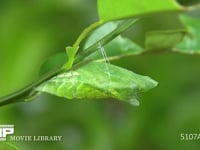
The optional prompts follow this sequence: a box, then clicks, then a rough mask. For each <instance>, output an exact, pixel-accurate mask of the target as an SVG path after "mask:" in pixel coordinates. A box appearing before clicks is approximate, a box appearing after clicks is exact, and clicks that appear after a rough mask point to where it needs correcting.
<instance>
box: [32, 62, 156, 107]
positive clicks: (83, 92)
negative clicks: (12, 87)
mask: <svg viewBox="0 0 200 150" xmlns="http://www.w3.org/2000/svg"><path fill="white" fill-rule="evenodd" d="M156 85H157V82H156V81H154V80H152V79H151V78H149V77H147V76H142V75H138V74H135V73H133V72H131V71H128V70H126V69H123V68H120V67H117V66H114V65H111V64H105V63H102V62H91V63H89V64H86V65H84V66H83V67H81V68H79V69H77V70H74V71H69V72H66V73H63V74H59V75H58V76H55V77H54V78H52V79H50V80H48V81H46V82H45V83H43V84H41V85H40V86H39V87H37V88H36V90H38V91H41V92H47V93H50V94H53V95H57V96H60V97H65V98H67V99H98V98H114V99H118V100H122V101H127V102H130V103H132V104H133V105H139V102H138V101H137V94H138V93H141V92H146V91H148V90H150V89H152V88H154V87H155V86H156Z"/></svg>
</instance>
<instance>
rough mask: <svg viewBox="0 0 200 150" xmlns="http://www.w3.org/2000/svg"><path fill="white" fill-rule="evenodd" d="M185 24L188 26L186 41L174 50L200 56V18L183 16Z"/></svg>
mask: <svg viewBox="0 0 200 150" xmlns="http://www.w3.org/2000/svg"><path fill="white" fill-rule="evenodd" d="M182 20H183V22H184V23H185V24H186V25H187V28H188V32H189V33H190V34H188V35H187V36H185V38H184V40H183V41H182V42H181V43H180V44H178V45H177V47H176V48H174V49H173V50H174V51H176V52H180V53H186V54H200V29H199V27H200V18H195V17H191V16H185V15H184V16H182Z"/></svg>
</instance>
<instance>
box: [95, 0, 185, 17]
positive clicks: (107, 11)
mask: <svg viewBox="0 0 200 150" xmlns="http://www.w3.org/2000/svg"><path fill="white" fill-rule="evenodd" d="M180 10H182V7H180V5H178V3H177V2H176V1H175V0H140V1H138V0H123V1H122V0H98V12H99V17H100V19H101V20H104V21H110V20H116V19H122V18H127V17H134V16H139V15H144V14H147V13H156V12H164V11H165V12H166V11H180Z"/></svg>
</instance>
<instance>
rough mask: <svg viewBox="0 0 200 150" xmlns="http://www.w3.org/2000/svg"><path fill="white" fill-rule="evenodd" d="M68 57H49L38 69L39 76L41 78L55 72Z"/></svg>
mask: <svg viewBox="0 0 200 150" xmlns="http://www.w3.org/2000/svg"><path fill="white" fill-rule="evenodd" d="M67 60H68V57H67V55H66V53H57V54H55V55H53V56H51V57H49V58H48V59H47V60H46V61H45V62H44V63H43V64H42V66H41V67H40V72H39V75H40V76H42V75H44V74H46V73H48V72H50V71H52V70H56V69H58V68H60V67H62V66H63V64H65V63H66V61H67Z"/></svg>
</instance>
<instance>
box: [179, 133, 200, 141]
mask: <svg viewBox="0 0 200 150" xmlns="http://www.w3.org/2000/svg"><path fill="white" fill-rule="evenodd" d="M180 140H182V141H191V140H200V133H181V134H180Z"/></svg>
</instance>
